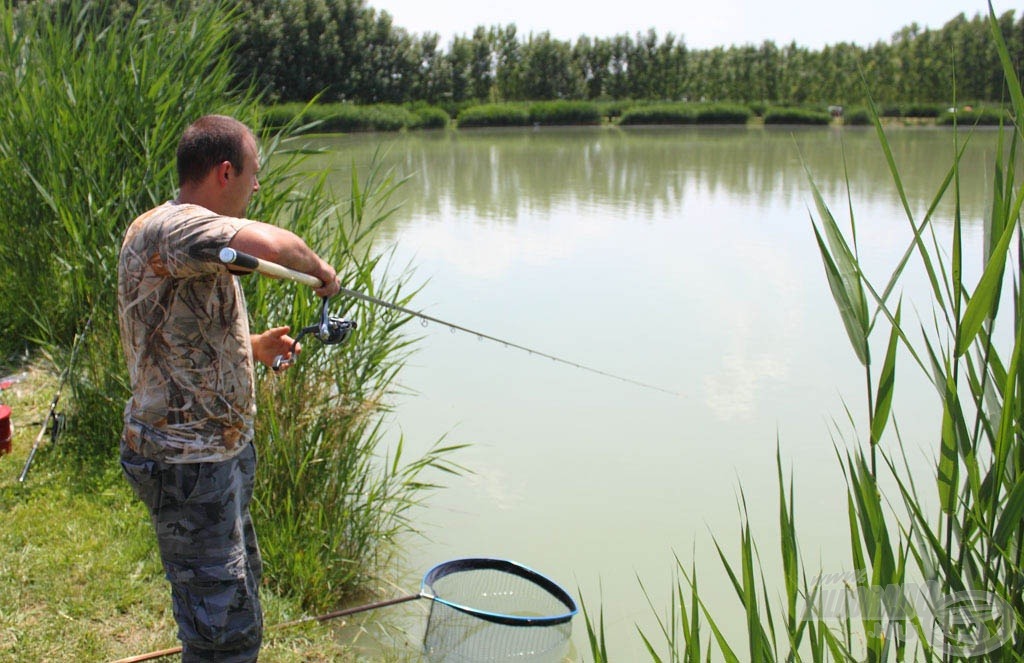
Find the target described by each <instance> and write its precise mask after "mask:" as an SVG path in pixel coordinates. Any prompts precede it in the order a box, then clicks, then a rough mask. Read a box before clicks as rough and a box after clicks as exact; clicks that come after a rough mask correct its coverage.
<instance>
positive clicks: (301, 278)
mask: <svg viewBox="0 0 1024 663" xmlns="http://www.w3.org/2000/svg"><path fill="white" fill-rule="evenodd" d="M218 257H219V258H220V261H221V262H222V263H224V264H226V265H233V266H236V267H241V268H242V269H247V270H252V271H256V272H259V273H261V274H265V275H266V276H273V277H276V278H281V279H289V280H292V281H295V282H296V283H301V284H303V285H307V286H309V287H311V288H319V287H321V286H322V285H323V282H322V281H321V280H320V279H318V278H316V277H315V276H312V275H310V274H305V273H303V272H299V271H296V270H294V269H290V268H288V267H284V266H283V265H278V264H277V263H274V262H270V261H268V260H263V259H261V258H257V257H255V256H251V255H249V254H247V253H243V252H241V251H237V250H235V249H231V248H224V249H221V250H220V254H219V256H218ZM339 292H340V293H341V294H343V295H346V296H348V297H352V298H353V299H358V300H361V301H364V302H368V303H371V304H377V305H378V306H383V307H384V308H387V309H391V310H393V311H398V312H399V313H403V314H405V315H411V316H413V317H416V318H419V319H421V320H425V321H426V322H433V323H435V324H439V325H442V326H444V327H448V328H449V329H452V330H455V331H461V332H465V333H467V334H471V335H473V336H476V337H477V338H481V339H487V340H488V341H494V342H495V343H500V344H502V345H504V346H506V347H510V348H515V349H517V350H522V351H524V352H527V353H529V354H531V355H536V356H538V357H544V358H545V359H551V360H552V361H555V362H558V363H560V364H565V365H567V366H572V367H573V368H578V369H580V370H584V371H587V372H590V373H594V374H597V375H602V376H604V377H607V378H612V379H614V380H619V381H620V382H627V383H629V384H632V385H635V386H638V387H642V388H644V389H652V390H654V391H660V392H662V393H663V394H670V395H672V396H680V395H681V394H680V393H679V392H677V391H673V390H671V389H666V388H664V387H659V386H658V385H654V384H650V383H648V382H641V381H640V380H634V379H633V378H629V377H625V376H622V375H618V374H616V373H611V372H609V371H604V370H601V369H599V368H594V367H592V366H588V365H586V364H581V363H579V362H575V361H572V360H570V359H565V358H563V357H559V356H557V355H553V354H548V353H547V352H541V351H540V350H535V349H534V348H530V347H527V346H525V345H520V344H519V343H513V342H512V341H509V340H506V339H503V338H499V337H497V336H492V335H490V334H485V333H483V332H480V331H477V330H475V329H470V328H469V327H464V326H462V325H459V324H455V323H454V322H448V321H447V320H442V319H441V318H437V317H434V316H432V315H428V314H426V313H423V312H421V311H414V310H413V309H410V308H406V307H404V306H401V305H399V304H395V303H392V302H388V301H384V300H383V299H378V298H377V297H373V296H371V295H366V294H363V293H361V292H358V291H355V290H350V289H348V288H344V287H342V288H341V289H340V290H339ZM320 318H321V321H320V323H319V324H318V325H316V330H315V331H311V329H312V327H313V326H311V327H307V328H305V329H304V330H302V331H303V333H313V335H314V336H315V337H316V338H318V339H320V340H321V341H323V340H324V338H332V337H331V335H330V334H331V333H332V329H336V328H337V326H338V325H340V324H341V323H345V322H348V324H349V325H351V329H348V330H347V331H348V332H349V333H351V331H352V330H353V329H355V323H354V322H350V321H342V320H339V319H338V318H330V317H329V316H328V315H327V300H326V298H324V301H323V304H322V308H321V315H320ZM332 324H333V325H334V327H333V328H332ZM338 335H339V336H340V331H339V332H338ZM347 339H348V335H347V334H346V335H345V337H344V340H347ZM297 340H298V339H296V341H297ZM344 340H342V341H341V342H344ZM325 342H327V341H325ZM292 347H293V350H294V348H295V347H296V346H294V345H293V346H292ZM292 356H293V357H294V356H295V352H294V351H293V352H292ZM274 363H275V364H277V363H278V361H277V360H275V361H274ZM281 364H282V366H284V365H287V364H285V363H284V360H283V359H282V361H281Z"/></svg>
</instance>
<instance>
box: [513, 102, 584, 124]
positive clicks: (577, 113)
mask: <svg viewBox="0 0 1024 663" xmlns="http://www.w3.org/2000/svg"><path fill="white" fill-rule="evenodd" d="M527 114H528V115H529V118H530V122H532V123H533V124H563V125H564V124H601V111H599V110H598V107H597V104H595V103H592V102H589V101H539V102H537V103H534V104H530V107H529V109H528V110H527Z"/></svg>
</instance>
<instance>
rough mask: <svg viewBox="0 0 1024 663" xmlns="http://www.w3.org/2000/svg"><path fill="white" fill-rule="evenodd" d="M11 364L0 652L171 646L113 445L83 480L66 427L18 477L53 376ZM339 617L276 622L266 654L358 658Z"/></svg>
mask: <svg viewBox="0 0 1024 663" xmlns="http://www.w3.org/2000/svg"><path fill="white" fill-rule="evenodd" d="M15 372H16V374H18V375H19V377H20V376H22V374H24V377H23V379H22V380H21V381H19V382H17V383H15V384H13V385H12V386H11V387H10V388H8V389H5V390H3V391H2V392H0V399H2V401H3V402H4V403H6V404H8V405H9V406H10V407H11V409H12V416H11V421H12V422H13V424H14V438H13V441H12V442H13V444H12V447H13V451H12V453H11V454H9V455H6V456H0V514H2V515H0V518H2V522H3V526H2V527H0V661H3V662H9V663H22V662H24V661H109V660H114V659H118V658H124V657H127V656H132V655H137V654H142V653H146V652H149V651H155V650H161V649H166V648H168V647H173V646H176V645H177V637H176V627H175V625H174V619H173V617H172V615H171V610H170V589H169V586H168V585H167V582H166V581H165V580H164V577H163V570H162V568H161V565H160V558H159V555H158V553H157V550H156V542H155V539H154V537H153V534H152V531H151V528H150V524H149V519H148V516H147V515H146V512H145V508H144V507H143V506H142V504H141V503H139V502H138V501H137V500H136V499H135V498H134V496H133V495H132V494H131V492H130V490H129V488H128V486H127V483H125V482H124V481H122V480H121V479H120V476H119V475H117V469H116V468H117V461H116V457H115V454H114V452H113V451H112V449H113V448H114V445H113V444H111V445H110V448H111V451H110V452H109V453H108V454H106V456H105V457H104V458H101V459H97V460H98V461H101V462H102V463H104V464H105V465H107V466H108V467H110V468H111V469H110V471H109V473H108V475H107V476H104V477H95V476H94V477H91V478H90V477H83V475H81V474H80V473H79V472H77V471H75V469H74V466H73V465H69V464H68V462H67V451H68V449H67V447H66V446H64V445H65V444H67V445H70V444H74V438H75V436H76V434H77V431H75V430H72V429H68V430H67V431H66V432H65V433H64V435H62V437H61V439H60V441H58V444H57V445H56V446H50V445H48V443H47V446H43V447H41V449H40V451H39V452H38V453H37V454H36V457H35V459H34V460H33V462H32V465H31V467H30V470H29V473H28V475H27V477H26V480H25V482H24V483H19V481H18V477H19V475H20V474H21V472H22V469H23V467H24V464H25V461H26V458H27V456H28V453H29V450H30V448H31V447H32V444H33V443H34V441H35V439H36V436H37V435H38V432H39V430H40V429H41V424H39V425H37V422H41V421H42V420H43V419H44V418H45V416H46V414H47V412H48V411H49V405H50V401H51V400H52V398H53V394H54V393H55V391H56V388H57V377H56V376H55V375H54V373H53V372H52V370H49V367H48V366H47V365H45V364H43V363H41V362H40V363H37V364H33V365H30V366H21V367H16V370H15ZM8 374H9V373H8V372H5V373H4V375H8ZM62 403H63V398H62ZM60 409H63V408H60ZM257 526H258V525H257ZM263 597H264V612H265V620H266V623H267V625H268V626H269V625H272V624H277V623H281V622H284V621H289V620H293V619H296V618H299V617H301V616H303V615H304V614H305V612H304V611H303V609H302V607H301V606H300V602H299V601H297V600H295V599H289V598H283V597H281V596H280V595H278V594H276V593H275V592H273V591H272V590H271V589H269V588H267V589H264V591H263ZM337 626H339V623H333V624H331V623H325V624H322V625H304V626H301V627H296V628H289V629H281V630H277V631H275V630H273V629H271V630H269V631H268V634H267V641H266V646H265V649H264V651H263V653H262V655H261V657H260V660H265V661H269V662H274V661H279V662H281V663H299V662H300V661H349V660H355V658H356V657H355V655H354V653H353V652H352V651H351V650H350V649H349V648H347V647H346V646H344V645H343V644H341V643H340V641H339V638H337V636H336V634H335V632H334V631H333V630H332V629H333V628H335V627H337ZM167 660H170V659H167Z"/></svg>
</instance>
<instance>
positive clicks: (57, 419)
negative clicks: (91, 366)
mask: <svg viewBox="0 0 1024 663" xmlns="http://www.w3.org/2000/svg"><path fill="white" fill-rule="evenodd" d="M91 325H92V315H91V314H90V315H89V317H88V318H87V319H86V321H85V326H84V327H83V328H82V331H81V332H79V333H78V334H76V335H75V340H74V343H73V344H72V346H71V357H70V358H69V359H68V363H67V365H66V366H65V367H64V371H63V372H62V373H61V376H60V382H58V383H57V393H55V394H54V395H53V399H52V400H51V401H50V410H49V412H47V413H46V418H44V419H43V425H42V427H41V428H40V429H39V434H38V435H36V441H35V443H33V444H32V450H31V451H30V452H29V454H28V459H27V460H26V461H25V467H23V468H22V470H21V476H20V477H18V482H19V483H25V477H27V476H28V469H29V468H30V467H32V461H33V460H34V459H35V457H36V451H38V450H39V444H40V442H42V441H43V436H44V435H46V433H47V432H49V434H50V442H51V443H53V444H56V443H57V438H58V437H60V433H61V431H62V430H63V429H64V415H63V414H62V413H59V412H57V403H59V402H60V395H61V392H62V391H64V384H65V383H66V382H67V381H68V377H69V376H70V375H71V368H72V367H73V366H74V365H75V358H76V357H77V356H78V348H79V347H81V345H82V340H83V339H84V338H85V335H86V333H88V331H89V327H90V326H91Z"/></svg>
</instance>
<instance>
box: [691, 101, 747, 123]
mask: <svg viewBox="0 0 1024 663" xmlns="http://www.w3.org/2000/svg"><path fill="white" fill-rule="evenodd" d="M750 115H751V112H750V109H749V108H747V107H746V106H740V105H738V104H709V105H707V106H699V107H698V108H697V118H696V119H697V124H746V123H747V120H749V119H750Z"/></svg>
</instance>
